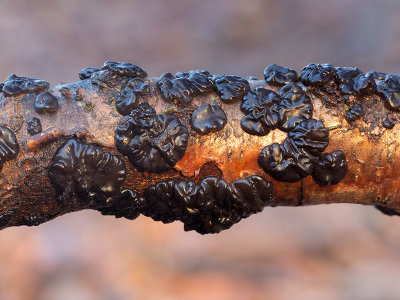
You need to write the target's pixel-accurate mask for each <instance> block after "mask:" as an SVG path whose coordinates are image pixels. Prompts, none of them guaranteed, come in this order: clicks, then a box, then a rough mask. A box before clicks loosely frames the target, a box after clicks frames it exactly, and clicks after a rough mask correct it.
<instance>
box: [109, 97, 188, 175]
mask: <svg viewBox="0 0 400 300" xmlns="http://www.w3.org/2000/svg"><path fill="white" fill-rule="evenodd" d="M188 136H189V134H188V130H187V129H186V127H185V126H184V125H182V123H181V122H180V121H179V120H178V118H177V117H175V116H174V115H173V114H161V115H157V114H156V112H155V110H154V109H153V108H152V107H151V106H150V105H149V104H148V103H142V104H140V105H139V106H138V107H137V108H135V109H133V110H132V111H131V114H130V115H129V116H126V117H123V118H121V120H120V122H119V124H118V127H117V129H116V131H115V145H116V147H117V149H118V151H120V152H121V153H122V154H124V155H126V156H128V158H129V161H130V162H131V164H132V165H134V166H135V167H136V168H137V169H138V170H139V171H147V172H155V173H159V172H165V171H168V170H170V169H172V168H173V167H174V166H175V164H176V162H177V161H178V160H180V159H181V158H182V157H183V155H184V154H185V151H186V147H187V143H188Z"/></svg>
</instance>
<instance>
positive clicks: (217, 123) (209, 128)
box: [190, 104, 227, 135]
mask: <svg viewBox="0 0 400 300" xmlns="http://www.w3.org/2000/svg"><path fill="white" fill-rule="evenodd" d="M226 121H227V119H226V114H225V112H224V111H223V110H222V108H221V107H220V106H219V105H211V104H204V105H201V106H200V107H199V108H197V109H196V110H195V111H194V112H193V113H192V117H191V119H190V124H191V125H192V128H193V130H194V131H196V132H197V133H198V134H200V135H206V134H209V133H211V132H217V131H220V130H221V129H222V128H224V126H225V124H226Z"/></svg>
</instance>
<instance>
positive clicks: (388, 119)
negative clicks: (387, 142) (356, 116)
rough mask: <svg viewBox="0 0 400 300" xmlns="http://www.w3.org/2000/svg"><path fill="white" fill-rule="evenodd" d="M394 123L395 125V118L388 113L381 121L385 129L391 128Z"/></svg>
mask: <svg viewBox="0 0 400 300" xmlns="http://www.w3.org/2000/svg"><path fill="white" fill-rule="evenodd" d="M394 125H396V120H395V119H394V117H393V116H390V115H389V116H387V117H386V118H385V119H384V120H383V122H382V126H383V127H385V128H387V129H392V128H393V127H394Z"/></svg>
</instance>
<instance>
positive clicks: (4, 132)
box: [0, 126, 19, 170]
mask: <svg viewBox="0 0 400 300" xmlns="http://www.w3.org/2000/svg"><path fill="white" fill-rule="evenodd" d="M18 152H19V144H18V142H17V138H16V136H15V134H14V133H13V132H12V131H11V130H10V129H8V128H7V127H5V126H0V170H1V169H2V168H3V165H4V163H5V162H6V161H8V160H12V159H14V158H16V157H17V155H18Z"/></svg>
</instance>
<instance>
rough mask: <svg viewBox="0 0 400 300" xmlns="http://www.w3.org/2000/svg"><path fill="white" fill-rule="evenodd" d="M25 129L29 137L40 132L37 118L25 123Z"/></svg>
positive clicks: (40, 128)
mask: <svg viewBox="0 0 400 300" xmlns="http://www.w3.org/2000/svg"><path fill="white" fill-rule="evenodd" d="M26 128H27V131H28V133H29V134H30V135H35V134H38V133H41V132H42V124H41V123H40V120H39V119H38V118H35V117H32V118H30V119H29V120H28V121H27V122H26Z"/></svg>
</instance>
